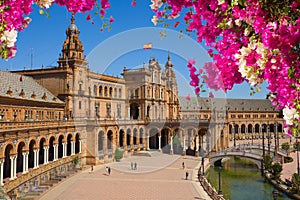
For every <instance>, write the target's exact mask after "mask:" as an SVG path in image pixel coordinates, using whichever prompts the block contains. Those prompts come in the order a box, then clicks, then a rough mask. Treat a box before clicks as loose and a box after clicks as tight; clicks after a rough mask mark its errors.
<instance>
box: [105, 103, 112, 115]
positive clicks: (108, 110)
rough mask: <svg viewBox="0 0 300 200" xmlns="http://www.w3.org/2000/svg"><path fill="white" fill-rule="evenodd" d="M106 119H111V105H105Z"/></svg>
mask: <svg viewBox="0 0 300 200" xmlns="http://www.w3.org/2000/svg"><path fill="white" fill-rule="evenodd" d="M106 117H111V103H106Z"/></svg>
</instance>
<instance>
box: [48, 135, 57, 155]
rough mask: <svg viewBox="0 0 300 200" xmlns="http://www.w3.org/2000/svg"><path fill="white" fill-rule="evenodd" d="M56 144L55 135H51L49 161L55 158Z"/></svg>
mask: <svg viewBox="0 0 300 200" xmlns="http://www.w3.org/2000/svg"><path fill="white" fill-rule="evenodd" d="M54 144H55V136H53V135H52V136H50V137H49V143H48V145H49V161H53V160H54V153H55V152H54Z"/></svg>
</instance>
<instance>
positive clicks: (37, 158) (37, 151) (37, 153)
mask: <svg viewBox="0 0 300 200" xmlns="http://www.w3.org/2000/svg"><path fill="white" fill-rule="evenodd" d="M39 152H40V150H39V149H37V150H36V163H35V164H36V166H35V167H36V168H38V167H39V158H40V156H39Z"/></svg>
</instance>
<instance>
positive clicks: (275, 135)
mask: <svg viewBox="0 0 300 200" xmlns="http://www.w3.org/2000/svg"><path fill="white" fill-rule="evenodd" d="M274 126H275V127H274V140H275V156H276V155H277V151H278V149H277V143H278V142H279V141H278V140H277V139H276V137H277V122H276V121H275V122H274Z"/></svg>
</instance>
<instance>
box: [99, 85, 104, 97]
mask: <svg viewBox="0 0 300 200" xmlns="http://www.w3.org/2000/svg"><path fill="white" fill-rule="evenodd" d="M102 91H103V88H102V85H100V86H99V96H100V97H101V96H102V95H103V94H102Z"/></svg>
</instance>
